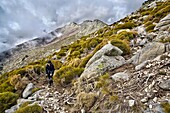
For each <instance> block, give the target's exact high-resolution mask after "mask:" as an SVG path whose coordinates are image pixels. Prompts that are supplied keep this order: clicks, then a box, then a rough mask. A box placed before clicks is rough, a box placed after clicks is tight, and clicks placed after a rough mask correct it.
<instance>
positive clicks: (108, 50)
mask: <svg viewBox="0 0 170 113" xmlns="http://www.w3.org/2000/svg"><path fill="white" fill-rule="evenodd" d="M122 53H123V51H122V50H120V49H119V48H118V47H115V46H113V45H112V44H107V45H105V46H104V47H103V48H101V49H100V50H99V51H97V52H96V53H95V54H94V55H93V57H92V58H91V59H90V60H89V61H88V63H87V64H86V67H89V66H90V65H91V64H92V63H93V62H95V61H96V60H98V59H100V58H101V57H102V55H107V56H118V55H121V54H122Z"/></svg>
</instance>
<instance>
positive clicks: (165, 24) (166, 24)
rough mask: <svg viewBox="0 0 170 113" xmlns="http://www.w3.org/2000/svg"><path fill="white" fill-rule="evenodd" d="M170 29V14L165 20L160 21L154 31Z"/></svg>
mask: <svg viewBox="0 0 170 113" xmlns="http://www.w3.org/2000/svg"><path fill="white" fill-rule="evenodd" d="M169 28H170V14H168V15H167V16H165V17H164V18H163V19H161V20H160V21H159V23H158V24H157V25H156V26H155V28H154V30H158V29H159V30H160V31H165V30H168V29H169Z"/></svg>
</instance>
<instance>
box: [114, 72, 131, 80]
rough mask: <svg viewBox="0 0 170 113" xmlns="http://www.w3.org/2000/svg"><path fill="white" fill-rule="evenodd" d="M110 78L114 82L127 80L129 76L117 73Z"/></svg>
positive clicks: (124, 73)
mask: <svg viewBox="0 0 170 113" xmlns="http://www.w3.org/2000/svg"><path fill="white" fill-rule="evenodd" d="M111 78H112V79H113V80H115V81H120V80H126V81H127V80H129V74H128V73H126V72H119V73H116V74H114V75H112V76H111Z"/></svg>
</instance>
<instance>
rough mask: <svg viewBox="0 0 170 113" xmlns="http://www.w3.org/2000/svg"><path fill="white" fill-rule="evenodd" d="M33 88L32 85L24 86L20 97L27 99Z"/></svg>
mask: <svg viewBox="0 0 170 113" xmlns="http://www.w3.org/2000/svg"><path fill="white" fill-rule="evenodd" d="M33 88H34V84H33V83H29V84H28V85H27V86H26V88H25V90H24V91H23V93H22V97H23V98H27V97H28V96H29V95H30V94H31V93H32V90H33Z"/></svg>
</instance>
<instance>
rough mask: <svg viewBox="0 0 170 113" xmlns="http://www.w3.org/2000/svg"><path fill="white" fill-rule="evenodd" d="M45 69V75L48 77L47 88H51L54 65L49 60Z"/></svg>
mask: <svg viewBox="0 0 170 113" xmlns="http://www.w3.org/2000/svg"><path fill="white" fill-rule="evenodd" d="M45 69H46V75H47V77H48V82H49V86H51V85H52V84H53V74H54V71H55V69H54V65H53V64H52V62H51V61H50V60H49V61H48V62H47V64H46V67H45Z"/></svg>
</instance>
